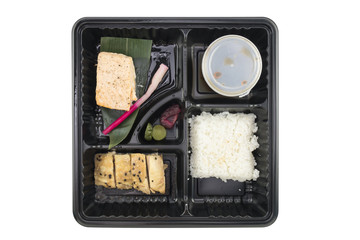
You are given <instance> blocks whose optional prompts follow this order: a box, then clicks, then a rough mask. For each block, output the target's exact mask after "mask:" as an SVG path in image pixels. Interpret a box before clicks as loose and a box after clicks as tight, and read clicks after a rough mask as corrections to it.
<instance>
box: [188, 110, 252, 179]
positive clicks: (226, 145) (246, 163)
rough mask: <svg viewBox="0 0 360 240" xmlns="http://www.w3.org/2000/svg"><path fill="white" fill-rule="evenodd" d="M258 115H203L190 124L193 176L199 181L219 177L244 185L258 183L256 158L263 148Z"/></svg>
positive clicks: (227, 113)
mask: <svg viewBox="0 0 360 240" xmlns="http://www.w3.org/2000/svg"><path fill="white" fill-rule="evenodd" d="M255 118H256V116H255V115H254V114H252V113H251V114H244V113H236V114H232V113H229V112H222V113H219V114H214V115H212V114H210V113H207V112H202V113H201V115H198V116H193V117H192V118H191V119H189V123H190V147H191V156H190V172H191V175H192V176H193V177H195V178H208V177H216V178H220V179H222V180H223V181H225V182H226V180H228V179H232V180H237V181H240V182H243V181H246V180H256V179H257V178H258V177H259V171H258V170H257V169H255V166H256V161H255V158H254V156H253V154H252V151H254V150H255V149H256V148H258V147H259V144H258V142H257V136H255V135H254V133H255V132H256V131H257V129H258V128H257V125H256V123H255Z"/></svg>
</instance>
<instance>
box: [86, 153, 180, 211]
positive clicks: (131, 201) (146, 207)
mask: <svg viewBox="0 0 360 240" xmlns="http://www.w3.org/2000/svg"><path fill="white" fill-rule="evenodd" d="M107 152H108V151H107V149H95V148H90V149H88V150H86V151H85V153H84V154H83V170H82V175H83V178H82V191H81V193H82V199H81V204H80V206H82V209H80V210H81V212H83V215H84V216H85V218H86V217H106V216H116V217H122V218H123V217H129V216H133V217H137V216H144V217H145V216H150V217H154V216H180V214H181V213H182V212H183V204H182V203H181V200H180V197H179V196H182V191H183V190H182V189H183V186H182V185H181V183H182V181H181V176H182V173H183V171H182V169H183V167H182V165H181V162H182V161H183V160H182V159H183V157H182V154H181V153H180V152H179V151H177V150H167V151H160V152H159V151H158V150H157V149H154V150H143V149H142V150H140V149H131V150H130V149H127V150H122V151H117V152H116V153H143V154H151V153H155V152H158V153H160V154H162V155H163V160H164V164H167V165H168V168H167V169H166V170H165V174H166V184H169V186H166V192H165V194H159V193H155V194H151V195H146V194H144V193H142V192H139V191H136V190H133V189H129V190H119V189H105V188H103V187H101V186H96V185H95V180H94V156H95V154H97V153H107ZM178 183H179V184H178Z"/></svg>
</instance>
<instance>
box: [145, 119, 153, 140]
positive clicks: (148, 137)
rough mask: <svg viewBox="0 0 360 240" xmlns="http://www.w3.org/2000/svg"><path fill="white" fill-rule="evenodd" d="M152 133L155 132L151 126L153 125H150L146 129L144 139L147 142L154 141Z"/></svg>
mask: <svg viewBox="0 0 360 240" xmlns="http://www.w3.org/2000/svg"><path fill="white" fill-rule="evenodd" d="M152 131H153V127H152V125H151V123H148V124H147V126H146V129H145V135H144V138H145V140H146V141H151V140H152Z"/></svg>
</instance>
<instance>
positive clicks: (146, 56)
mask: <svg viewBox="0 0 360 240" xmlns="http://www.w3.org/2000/svg"><path fill="white" fill-rule="evenodd" d="M151 46H152V40H145V39H134V38H117V37H102V38H101V41H100V51H101V52H113V53H122V54H125V55H127V56H130V57H132V58H133V62H134V66H135V73H136V80H135V81H136V96H137V97H138V98H140V97H141V96H142V95H143V94H144V92H145V87H146V83H147V81H148V71H149V65H150V54H151ZM101 111H102V116H103V120H104V124H105V127H108V126H109V125H110V124H111V123H113V122H114V121H115V120H116V119H118V118H119V117H120V116H121V115H122V114H124V112H125V111H120V110H114V109H108V108H105V107H101ZM138 112H139V109H137V110H136V111H134V112H133V113H132V114H131V115H130V116H129V117H128V118H127V119H125V120H124V121H123V122H122V123H121V124H120V125H119V126H117V127H116V128H115V129H114V130H112V131H111V132H110V133H109V134H108V135H109V137H110V144H109V149H111V148H113V147H114V146H116V145H118V144H119V143H121V142H122V141H123V140H124V139H125V138H126V137H127V135H128V134H129V132H130V130H131V129H132V127H133V124H134V122H135V119H136V116H137V114H138Z"/></svg>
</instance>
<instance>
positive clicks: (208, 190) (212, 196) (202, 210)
mask: <svg viewBox="0 0 360 240" xmlns="http://www.w3.org/2000/svg"><path fill="white" fill-rule="evenodd" d="M225 111H226V112H230V113H246V114H248V113H253V114H255V115H256V120H255V122H256V124H257V127H258V130H257V132H256V133H255V135H256V136H257V137H258V143H259V148H257V149H256V150H254V151H253V152H252V154H253V156H254V157H255V160H256V163H257V165H256V166H255V169H257V170H259V171H260V173H259V177H258V178H257V180H256V181H245V182H239V181H233V180H227V182H224V181H222V180H221V179H217V178H193V177H191V176H190V178H189V189H190V190H189V199H190V204H189V212H190V213H191V214H192V215H194V216H197V217H209V216H215V217H218V216H242V217H244V216H252V217H264V216H265V215H266V214H269V206H270V198H269V197H268V196H269V193H270V188H269V183H270V181H271V180H270V179H271V178H270V160H269V158H270V157H269V156H270V153H269V151H270V150H269V120H268V111H267V110H266V109H265V108H262V107H253V108H246V107H241V106H238V107H225V106H216V105H206V106H205V105H204V106H202V107H193V108H190V109H189V111H188V114H187V116H188V118H191V117H192V116H196V115H200V114H201V112H209V113H211V114H216V113H220V112H225ZM219 124H221V122H219ZM189 136H190V134H189ZM189 141H191V140H190V139H189ZM190 155H191V148H190V144H189V164H190Z"/></svg>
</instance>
